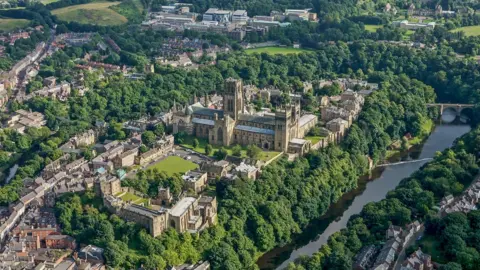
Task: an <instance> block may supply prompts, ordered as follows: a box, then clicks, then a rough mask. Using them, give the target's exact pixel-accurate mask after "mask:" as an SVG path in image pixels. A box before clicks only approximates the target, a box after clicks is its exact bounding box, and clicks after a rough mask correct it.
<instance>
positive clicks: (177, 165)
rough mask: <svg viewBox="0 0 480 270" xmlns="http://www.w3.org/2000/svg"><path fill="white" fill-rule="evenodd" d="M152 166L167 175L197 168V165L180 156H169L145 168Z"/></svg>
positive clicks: (151, 167)
mask: <svg viewBox="0 0 480 270" xmlns="http://www.w3.org/2000/svg"><path fill="white" fill-rule="evenodd" d="M154 168H157V169H158V170H159V171H164V172H165V173H166V174H168V175H173V174H175V173H180V174H183V173H185V172H187V171H190V170H194V169H196V168H198V165H197V164H195V163H193V162H190V161H188V160H185V159H183V158H181V157H177V156H169V157H167V158H165V159H164V160H162V161H160V162H157V163H155V164H153V165H151V166H149V167H147V169H154Z"/></svg>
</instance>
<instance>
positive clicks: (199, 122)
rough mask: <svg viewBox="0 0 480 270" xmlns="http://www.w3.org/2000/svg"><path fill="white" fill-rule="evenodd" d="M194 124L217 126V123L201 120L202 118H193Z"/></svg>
mask: <svg viewBox="0 0 480 270" xmlns="http://www.w3.org/2000/svg"><path fill="white" fill-rule="evenodd" d="M192 123H194V124H201V125H209V126H213V125H215V122H214V121H213V120H209V119H201V118H193V119H192Z"/></svg>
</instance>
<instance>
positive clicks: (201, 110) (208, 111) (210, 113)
mask: <svg viewBox="0 0 480 270" xmlns="http://www.w3.org/2000/svg"><path fill="white" fill-rule="evenodd" d="M192 109H193V114H194V115H195V114H196V115H205V116H210V117H213V115H214V114H215V113H216V114H218V118H223V111H222V110H216V109H209V108H202V107H194V106H192Z"/></svg>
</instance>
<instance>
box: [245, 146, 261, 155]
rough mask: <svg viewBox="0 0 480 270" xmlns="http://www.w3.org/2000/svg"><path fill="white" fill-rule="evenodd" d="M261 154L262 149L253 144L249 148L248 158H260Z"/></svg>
mask: <svg viewBox="0 0 480 270" xmlns="http://www.w3.org/2000/svg"><path fill="white" fill-rule="evenodd" d="M261 152H262V149H260V147H258V146H256V145H254V144H251V145H249V146H248V147H247V156H249V157H250V158H258V157H259V156H260V153H261Z"/></svg>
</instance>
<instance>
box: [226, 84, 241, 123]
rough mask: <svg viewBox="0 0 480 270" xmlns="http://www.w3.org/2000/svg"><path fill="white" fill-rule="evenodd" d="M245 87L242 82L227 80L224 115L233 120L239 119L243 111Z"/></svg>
mask: <svg viewBox="0 0 480 270" xmlns="http://www.w3.org/2000/svg"><path fill="white" fill-rule="evenodd" d="M243 102H244V100H243V85H242V81H241V80H237V79H233V78H228V79H227V80H225V92H224V94H223V113H224V115H229V116H230V117H231V118H232V119H233V120H237V119H238V114H239V113H241V112H242V110H243V106H244V104H243Z"/></svg>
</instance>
